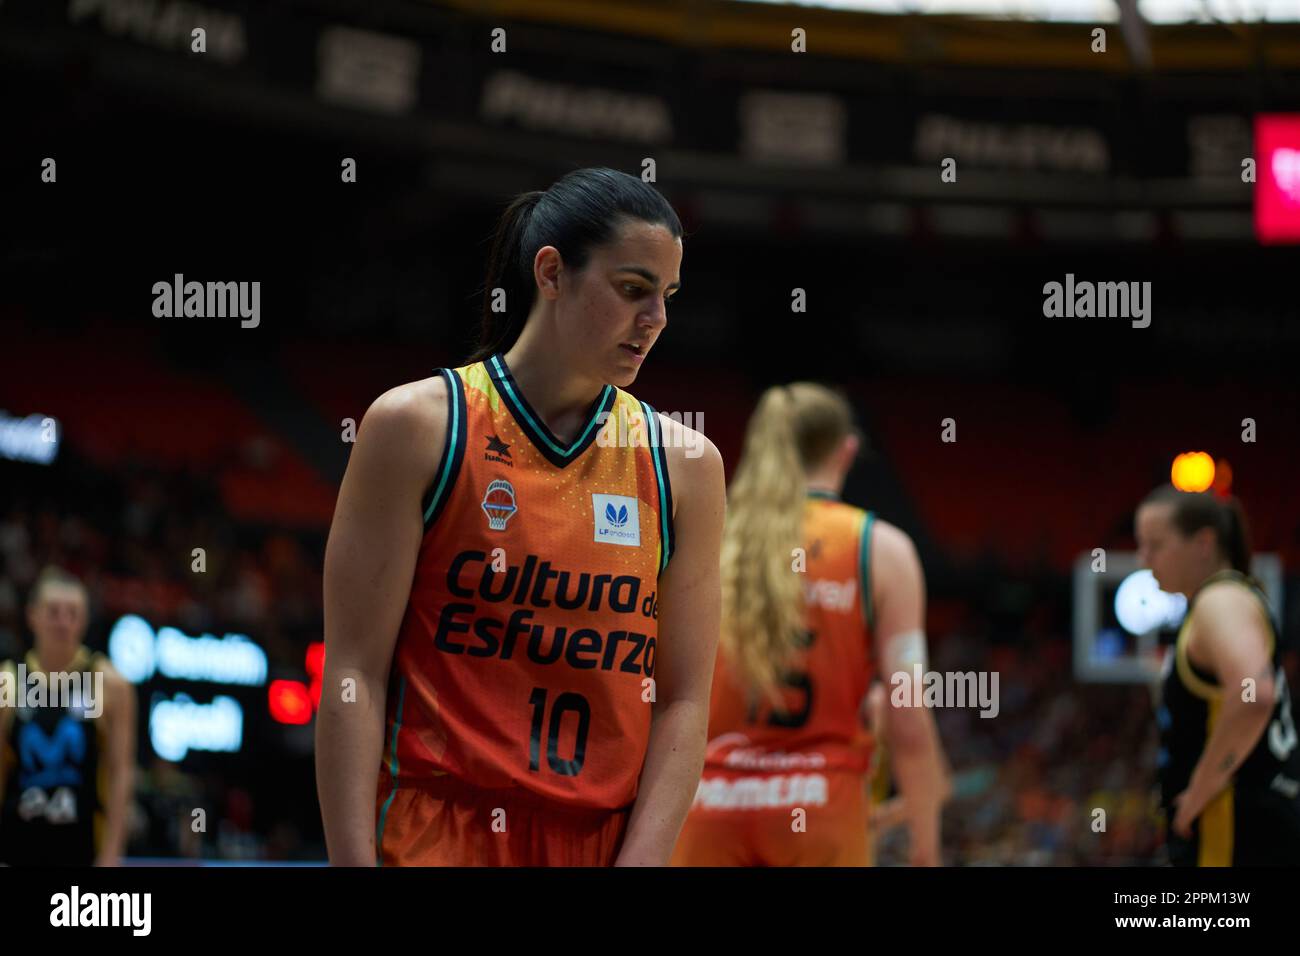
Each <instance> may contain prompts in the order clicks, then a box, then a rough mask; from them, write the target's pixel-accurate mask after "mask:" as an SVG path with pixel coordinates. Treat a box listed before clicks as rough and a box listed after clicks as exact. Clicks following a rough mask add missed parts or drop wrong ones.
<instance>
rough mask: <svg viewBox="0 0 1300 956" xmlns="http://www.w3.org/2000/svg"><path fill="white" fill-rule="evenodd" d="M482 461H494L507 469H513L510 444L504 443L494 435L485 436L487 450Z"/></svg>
mask: <svg viewBox="0 0 1300 956" xmlns="http://www.w3.org/2000/svg"><path fill="white" fill-rule="evenodd" d="M483 460H484V461H495V462H497V463H498V464H501V465H505V466H506V467H507V468H513V467H515V463H514V461H513V460H512V459H511V456H510V443H509V442H504V441H502V440H501V439H500V437H498V436H497V435H496V434H492V435H488V436H487V448H486V449H485V450H484V452H483Z"/></svg>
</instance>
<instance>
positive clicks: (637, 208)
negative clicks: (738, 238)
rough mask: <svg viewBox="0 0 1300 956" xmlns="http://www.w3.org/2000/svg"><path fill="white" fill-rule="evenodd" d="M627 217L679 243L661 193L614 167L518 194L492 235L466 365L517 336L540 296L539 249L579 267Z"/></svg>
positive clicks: (679, 232) (677, 227)
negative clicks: (498, 307) (499, 306)
mask: <svg viewBox="0 0 1300 956" xmlns="http://www.w3.org/2000/svg"><path fill="white" fill-rule="evenodd" d="M624 220H632V221H641V222H649V223H654V224H656V225H661V226H663V227H665V228H666V229H667V230H668V231H669V233H671V234H672V235H673V236H674V237H676V238H680V237H681V235H682V224H681V221H680V220H679V219H678V218H677V213H676V212H674V211H673V207H672V206H671V205H669V203H668V200H666V199H664V197H663V196H662V195H660V193H659V191H658V190H656V189H655V188H654V187H653V186H651V185H649V184H648V183H645V182H642V181H641V180H640V179H638V178H636V177H635V176H629V175H628V174H627V173H621V172H619V171H617V170H614V169H604V168H594V169H577V170H574V171H573V172H571V173H569V174H568V175H566V176H564V177H563V178H562V179H560V180H558V181H557V182H555V183H554V184H553V185H552V186H551V188H550V189H547V190H545V191H533V192H527V193H522V194H520V195H519V196H517V197H515V199H514V201H512V202H511V203H510V205H509V206H507V207H506V210H505V212H503V213H502V214H501V219H500V220H499V221H498V223H497V228H496V232H495V234H494V235H493V236H492V246H491V252H490V253H489V255H488V265H487V276H486V278H485V279H484V283H483V315H482V319H481V320H480V324H479V333H478V341H477V342H476V345H475V349H474V351H473V353H472V354H471V355H470V357H469V359H468V361H469V362H471V363H472V362H481V361H482V360H483V359H486V358H488V357H489V356H491V355H493V354H494V353H496V352H503V351H505V350H507V349H509V348H510V346H512V345H513V344H514V343H515V340H516V339H517V338H519V333H520V332H522V331H523V328H524V323H525V322H526V321H527V320H528V314H529V312H531V311H532V307H533V301H534V300H535V299H536V296H537V283H536V282H535V281H534V279H533V260H534V259H535V258H536V257H537V250H538V249H540V248H542V246H554V247H555V248H556V249H557V250H559V253H560V257H561V258H562V259H563V260H564V265H565V266H566V267H567V268H569V269H572V270H575V271H577V270H580V269H582V268H583V267H584V266H585V265H586V264H587V260H588V258H589V257H590V254H591V250H592V249H593V248H595V247H597V246H600V245H603V244H604V243H606V242H608V241H609V240H610V239H611V238H613V236H614V234H615V231H616V230H617V229H618V227H619V226H620V225H621V224H622V222H623V221H624ZM497 289H501V290H502V291H503V292H504V293H505V311H504V312H494V311H493V310H492V304H493V300H494V299H495V298H496V296H495V290H497Z"/></svg>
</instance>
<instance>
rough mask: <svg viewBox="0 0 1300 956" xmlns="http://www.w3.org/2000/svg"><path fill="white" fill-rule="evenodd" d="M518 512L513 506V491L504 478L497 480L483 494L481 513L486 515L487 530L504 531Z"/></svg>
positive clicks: (514, 505) (515, 506) (517, 507)
mask: <svg viewBox="0 0 1300 956" xmlns="http://www.w3.org/2000/svg"><path fill="white" fill-rule="evenodd" d="M518 510H519V506H518V505H516V504H515V489H514V487H513V486H512V485H511V484H510V482H508V481H506V480H505V479H504V478H498V479H496V480H495V481H493V482H492V483H491V484H490V485H488V486H487V491H486V492H484V493H483V513H484V514H485V515H487V519H488V528H489V529H491V530H492V531H505V530H506V522H507V521H509V520H510V519H511V517H513V516H514V513H515V512H516V511H518Z"/></svg>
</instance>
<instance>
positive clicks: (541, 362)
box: [502, 329, 605, 439]
mask: <svg viewBox="0 0 1300 956" xmlns="http://www.w3.org/2000/svg"><path fill="white" fill-rule="evenodd" d="M528 331H529V330H528V329H525V331H524V334H522V335H520V336H519V340H518V341H517V342H515V344H514V345H513V346H511V348H510V351H508V352H506V353H504V354H503V355H502V358H504V359H505V363H506V366H507V367H508V368H509V369H510V374H511V376H512V377H513V378H514V380H515V384H516V385H518V386H519V389H520V391H522V392H523V393H524V397H525V398H527V399H528V404H529V405H531V406H532V407H533V409H534V410H535V411H536V412H537V413H538V414H539V415H541V416H542V419H543V420H544V421H545V422H546V427H547V428H549V429H550V430H551V432H552V433H553V434H554V435H555V436H556V437H557V438H560V439H569V438H572V437H574V433H576V432H577V431H578V430H580V429H581V428H583V427H584V426H585V425H586V424H587V423H586V421H585V416H586V415H587V412H588V411H589V410H590V409H591V406H592V403H593V402H595V401H596V399H597V398H598V397H599V396H600V393H601V391H602V390H603V389H604V387H605V386H604V384H603V383H600V382H593V381H590V380H587V379H585V378H581V377H578V376H575V375H574V374H573V373H572V372H571V371H570V370H569V369H568V368H567V367H566V366H565V364H564V363H563V362H557V361H556V356H555V349H554V347H546V346H544V343H541V342H539V341H537V340H536V339H537V337H536V336H535V335H529V334H528Z"/></svg>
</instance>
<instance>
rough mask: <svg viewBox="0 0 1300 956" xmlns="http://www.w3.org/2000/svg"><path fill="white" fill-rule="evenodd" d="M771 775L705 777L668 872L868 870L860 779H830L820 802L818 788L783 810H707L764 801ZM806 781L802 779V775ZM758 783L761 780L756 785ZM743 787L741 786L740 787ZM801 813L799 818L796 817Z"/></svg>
mask: <svg viewBox="0 0 1300 956" xmlns="http://www.w3.org/2000/svg"><path fill="white" fill-rule="evenodd" d="M771 776H772V775H755V774H740V773H734V772H727V773H715V772H711V771H707V770H706V771H705V773H704V779H703V780H702V781H701V783H700V787H701V792H700V795H697V797H696V801H695V805H694V806H693V807H692V808H691V812H690V814H689V815H688V816H687V818H686V824H685V826H683V827H682V834H681V837H680V838H679V839H678V840H677V847H676V849H675V850H674V852H673V857H672V865H673V866H870V865H871V860H872V850H871V841H870V836H869V834H868V832H867V828H868V813H869V805H868V800H867V792H866V781H865V779H864V778H863V776H862V775H861V774H855V773H827V774H824V775H823V776H824V777H825V780H826V787H825V791H824V795H825V800H824V801H821V800H820V799H819V798H818V792H819V791H818V790H817V789H813V788H809V787H804V788H803V793H802V794H800V795H799V796H797V797H794V798H792V799H793V804H790V802H789V801H784V803H785V804H786V805H782V806H752V805H751V806H716V805H714V806H710V805H707V804H706V801H705V800H703V799H701V797H702V795H703V794H704V793H705V791H706V790H708V789H712V790H713V792H714V801H713V802H714V803H722V804H728V803H749V804H753V803H754V802H763V801H762V799H761V797H760V799H758V800H757V801H756V800H755V797H756V796H758V795H762V794H765V793H771V792H777V791H776V789H775V786H774V788H773V789H772V790H769V789H768V787H767V784H768V783H770V781H771ZM805 776H806V775H805ZM756 777H757V778H758V781H761V782H756ZM742 781H744V782H742ZM798 810H803V813H802V814H800V813H797V812H796V811H798Z"/></svg>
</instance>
